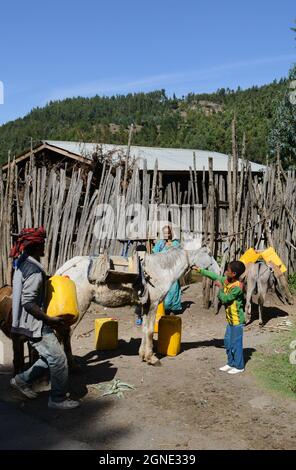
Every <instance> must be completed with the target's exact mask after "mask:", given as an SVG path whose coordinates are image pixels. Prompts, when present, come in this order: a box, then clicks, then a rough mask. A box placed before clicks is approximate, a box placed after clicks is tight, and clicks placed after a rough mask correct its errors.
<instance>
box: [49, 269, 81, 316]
mask: <svg viewBox="0 0 296 470" xmlns="http://www.w3.org/2000/svg"><path fill="white" fill-rule="evenodd" d="M46 306H47V307H46V314H47V315H49V316H50V317H63V318H64V319H65V322H66V323H67V324H68V325H73V323H75V322H76V320H77V319H78V317H79V310H78V302H77V294H76V286H75V282H73V281H72V280H71V279H70V278H69V277H68V276H58V275H56V276H52V277H50V278H49V280H48V281H47V285H46Z"/></svg>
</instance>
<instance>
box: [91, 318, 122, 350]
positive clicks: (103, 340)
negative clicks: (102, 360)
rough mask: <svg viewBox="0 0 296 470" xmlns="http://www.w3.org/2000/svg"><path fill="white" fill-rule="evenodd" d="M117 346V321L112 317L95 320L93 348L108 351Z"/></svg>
mask: <svg viewBox="0 0 296 470" xmlns="http://www.w3.org/2000/svg"><path fill="white" fill-rule="evenodd" d="M117 347H118V321H117V320H115V319H114V318H97V319H96V320H95V349H97V350H99V351H109V350H112V349H117Z"/></svg>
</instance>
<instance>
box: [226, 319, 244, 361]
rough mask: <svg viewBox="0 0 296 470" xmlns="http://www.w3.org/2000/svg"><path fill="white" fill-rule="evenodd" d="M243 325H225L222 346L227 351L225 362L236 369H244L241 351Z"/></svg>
mask: <svg viewBox="0 0 296 470" xmlns="http://www.w3.org/2000/svg"><path fill="white" fill-rule="evenodd" d="M243 332H244V325H227V326H226V332H225V336H224V346H225V349H226V353H227V364H228V365H229V366H230V367H235V368H236V369H244V367H245V363H244V352H243Z"/></svg>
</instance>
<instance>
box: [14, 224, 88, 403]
mask: <svg viewBox="0 0 296 470" xmlns="http://www.w3.org/2000/svg"><path fill="white" fill-rule="evenodd" d="M45 239H46V233H45V230H44V228H43V227H40V228H38V229H34V228H29V229H23V230H22V231H21V233H20V234H19V235H18V237H17V240H16V243H15V245H14V246H13V248H12V250H11V253H10V256H11V257H12V258H13V259H14V268H15V273H14V276H13V285H12V328H11V333H12V334H14V335H23V336H26V337H27V338H28V341H29V343H30V345H31V346H32V348H33V349H35V350H36V351H37V353H38V355H39V359H38V360H37V361H36V362H35V363H34V364H33V365H32V367H30V368H29V369H28V370H26V371H24V372H22V373H20V374H17V375H16V376H15V377H13V378H12V379H11V381H10V384H11V386H12V387H13V388H15V389H17V390H18V391H19V392H21V393H22V394H23V395H25V396H26V397H27V398H36V396H37V394H36V392H34V390H32V388H31V387H32V385H33V383H34V381H35V380H36V379H37V378H39V377H40V376H42V375H43V374H44V371H45V370H48V369H49V373H50V380H51V392H50V397H49V401H48V407H49V408H53V409H58V410H66V409H72V408H77V406H79V405H80V403H79V402H78V401H74V400H70V399H68V398H67V389H68V365H67V358H66V355H65V352H64V350H63V348H62V346H61V345H60V343H59V341H58V339H57V337H56V335H55V331H54V330H57V331H58V330H60V329H62V328H63V325H64V320H63V319H62V318H60V317H48V316H47V315H46V314H45V312H44V308H45V282H46V274H45V272H44V269H43V267H42V265H41V264H40V258H41V257H42V256H44V247H45Z"/></svg>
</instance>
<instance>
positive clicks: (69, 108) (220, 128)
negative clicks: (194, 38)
mask: <svg viewBox="0 0 296 470" xmlns="http://www.w3.org/2000/svg"><path fill="white" fill-rule="evenodd" d="M285 86H286V81H285V80H281V81H279V82H276V81H275V82H273V83H272V84H270V85H265V86H262V87H252V88H250V89H247V90H240V89H238V90H236V91H233V90H229V89H220V90H218V91H217V92H216V93H210V94H194V93H190V94H188V95H187V96H184V97H182V98H177V97H176V96H173V97H172V98H170V97H168V96H167V95H166V93H165V91H164V90H160V91H154V92H151V93H136V94H128V95H125V96H121V95H118V96H112V97H100V96H95V97H93V98H71V99H65V100H63V101H54V102H50V103H49V104H48V105H47V106H45V107H44V108H36V109H33V110H32V111H31V112H30V113H29V114H28V115H26V116H25V117H24V118H22V119H16V120H15V121H11V122H9V123H7V124H5V125H2V126H1V127H0V161H2V162H4V161H6V159H7V152H8V150H11V151H12V154H16V155H17V154H18V153H20V152H21V151H22V150H24V149H27V148H28V147H29V145H30V138H31V137H32V138H33V139H34V143H36V142H37V141H38V140H43V139H53V140H74V141H84V142H104V143H118V144H125V143H127V140H128V126H129V125H130V124H131V123H132V122H133V123H134V124H135V132H134V135H133V144H134V145H144V146H157V147H183V148H193V149H200V150H216V151H218V152H223V153H229V152H231V120H232V118H233V115H234V113H236V116H237V134H238V144H239V146H240V144H241V141H242V135H243V131H245V132H246V138H247V157H248V158H249V159H250V160H253V161H257V162H264V161H265V158H266V155H267V153H268V152H269V149H268V135H269V132H270V128H271V126H272V122H273V118H274V115H275V110H276V108H277V106H278V103H279V101H280V99H281V97H282V95H283V93H284V89H285Z"/></svg>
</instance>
